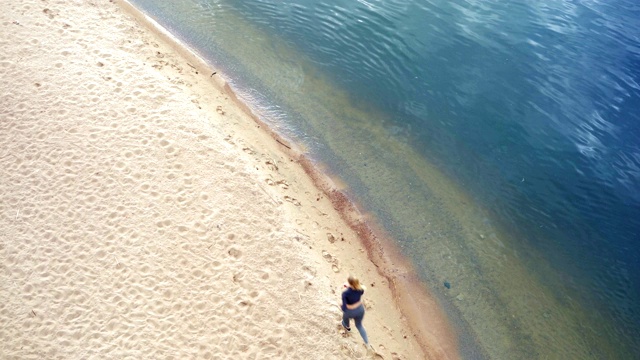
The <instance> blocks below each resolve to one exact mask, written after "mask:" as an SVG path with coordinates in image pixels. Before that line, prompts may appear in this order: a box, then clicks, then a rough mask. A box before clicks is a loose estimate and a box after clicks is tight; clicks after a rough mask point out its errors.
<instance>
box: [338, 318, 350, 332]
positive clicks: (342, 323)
mask: <svg viewBox="0 0 640 360" xmlns="http://www.w3.org/2000/svg"><path fill="white" fill-rule="evenodd" d="M340 325H342V327H343V328H345V329H347V331H351V328H350V327H348V326H347V325H345V324H344V320H343V321H340Z"/></svg>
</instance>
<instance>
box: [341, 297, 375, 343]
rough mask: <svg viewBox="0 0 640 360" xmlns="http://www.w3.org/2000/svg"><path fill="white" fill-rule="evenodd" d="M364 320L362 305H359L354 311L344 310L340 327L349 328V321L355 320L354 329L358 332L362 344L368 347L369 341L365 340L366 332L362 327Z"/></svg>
mask: <svg viewBox="0 0 640 360" xmlns="http://www.w3.org/2000/svg"><path fill="white" fill-rule="evenodd" d="M363 318H364V305H362V304H361V305H360V306H358V307H357V308H355V309H346V310H345V311H344V312H343V313H342V325H344V326H346V327H349V325H350V323H349V321H350V320H351V319H353V320H355V322H356V328H357V329H358V331H359V332H360V336H362V339H363V340H364V343H365V344H367V345H369V339H368V338H367V331H366V330H365V329H364V326H362V319H363Z"/></svg>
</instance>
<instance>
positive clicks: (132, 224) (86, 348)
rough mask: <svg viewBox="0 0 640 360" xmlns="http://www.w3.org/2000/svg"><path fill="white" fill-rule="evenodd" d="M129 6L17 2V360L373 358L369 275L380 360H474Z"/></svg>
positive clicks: (7, 60) (2, 310)
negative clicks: (346, 286) (350, 292)
mask: <svg viewBox="0 0 640 360" xmlns="http://www.w3.org/2000/svg"><path fill="white" fill-rule="evenodd" d="M111 3H115V5H114V4H107V3H105V4H95V3H87V4H85V3H79V4H70V5H61V4H56V5H54V4H41V3H39V2H36V1H30V2H25V3H22V4H18V5H15V4H13V5H11V6H10V5H9V4H8V3H2V7H3V9H4V10H5V11H3V12H4V15H3V16H2V19H3V21H4V22H3V26H5V29H7V30H9V29H10V31H11V32H12V33H14V35H15V36H14V37H13V38H11V39H10V41H11V42H10V41H7V42H6V43H4V44H3V45H2V46H3V48H4V47H7V48H9V49H11V51H7V52H6V53H5V54H6V55H4V56H2V60H1V63H2V64H1V65H2V73H3V77H5V76H7V77H8V78H11V79H12V80H13V83H12V84H13V86H14V87H13V88H11V89H5V90H4V91H3V94H2V98H0V102H1V103H2V105H3V107H4V108H5V110H4V114H5V115H6V116H7V122H6V123H5V124H3V133H4V135H3V136H2V137H0V143H3V145H4V147H5V151H4V152H3V153H2V154H1V155H0V160H1V161H2V162H3V167H4V168H6V169H8V170H7V174H8V175H7V180H6V182H4V183H3V184H0V185H1V190H2V192H1V193H0V196H1V197H2V200H3V201H2V203H3V204H5V205H3V206H2V210H3V211H2V217H1V218H0V221H1V222H2V225H3V227H4V228H6V229H7V234H8V235H9V236H8V237H6V238H5V237H3V238H2V248H1V249H0V250H2V260H3V261H2V263H3V264H6V265H3V270H4V271H3V278H4V279H3V283H4V284H8V285H7V286H6V287H3V288H0V294H1V295H2V297H3V298H6V299H8V301H7V303H6V304H4V305H2V306H1V307H0V315H1V316H2V319H3V322H4V323H6V324H7V326H6V328H5V329H3V330H2V331H1V333H0V339H3V342H4V343H5V344H6V345H5V347H4V348H3V352H4V351H7V354H8V355H9V356H36V355H38V356H41V357H42V356H50V357H53V356H56V354H57V356H63V357H67V358H69V357H71V358H73V357H82V356H87V355H90V354H103V355H105V354H112V356H114V358H118V357H122V356H127V355H128V356H136V357H146V356H154V354H155V355H157V356H160V355H164V356H167V355H168V354H171V355H173V356H176V355H177V356H180V355H182V356H183V357H184V356H196V355H197V356H198V357H202V358H211V357H214V358H215V356H216V355H217V354H226V356H228V357H233V356H238V355H240V354H243V353H245V354H246V353H249V354H251V353H253V354H254V356H255V355H257V354H262V355H264V356H267V357H269V356H272V357H273V356H275V357H278V356H282V354H283V351H284V352H286V351H289V350H290V349H297V352H296V353H293V357H294V358H298V357H302V358H305V357H306V358H310V357H309V356H311V358H313V357H314V356H315V357H317V356H320V355H321V354H322V355H321V356H327V354H333V356H334V357H336V358H340V357H347V358H349V357H351V358H352V357H354V356H355V357H358V358H362V356H366V354H365V353H364V352H363V349H361V348H359V347H357V346H356V345H355V344H357V343H359V342H360V339H359V336H358V335H357V334H346V333H345V332H344V331H341V330H340V329H339V327H338V328H336V326H335V324H334V320H336V319H339V311H338V310H337V309H336V308H337V297H338V296H339V291H340V290H339V289H340V286H339V285H340V284H342V282H343V281H344V278H345V277H346V273H348V272H349V271H346V272H345V271H344V270H347V269H359V270H358V274H359V275H360V276H361V278H362V279H363V280H364V281H365V282H366V283H367V285H370V290H369V291H368V292H367V296H366V300H365V305H366V306H367V309H368V312H367V313H368V315H367V320H365V326H366V327H367V330H368V331H369V332H370V337H371V338H372V344H374V345H375V346H376V351H377V352H378V353H379V354H380V356H383V357H384V358H389V357H391V358H398V359H402V358H419V357H424V358H436V359H440V358H457V357H458V354H457V351H458V350H457V347H456V344H455V338H454V337H453V336H452V335H451V334H452V333H451V328H450V326H449V324H448V323H447V322H446V318H445V317H444V314H443V313H442V312H441V311H439V308H437V306H436V302H435V301H434V300H433V299H432V298H430V297H429V296H428V294H427V293H426V292H421V294H419V295H420V296H417V297H405V296H402V295H403V294H405V293H415V289H416V286H417V285H416V284H419V282H418V281H417V278H416V276H415V272H413V271H412V270H411V267H410V266H409V264H408V263H406V262H404V260H403V258H402V257H400V256H398V252H397V251H395V249H394V248H393V247H392V243H391V241H389V240H388V239H386V238H385V236H384V233H383V232H381V230H379V229H375V224H373V225H369V224H371V221H370V220H369V221H365V220H364V217H363V215H362V214H361V213H360V212H359V210H358V209H357V206H356V205H354V204H353V203H352V202H350V201H349V200H348V199H347V197H346V196H345V195H344V193H342V192H341V191H339V190H337V189H336V188H335V186H334V185H333V182H332V181H331V180H330V179H328V178H327V177H326V176H325V175H324V174H322V173H321V172H320V171H319V170H318V169H317V166H315V165H314V164H312V162H311V161H310V160H309V159H308V158H307V157H306V156H305V155H303V154H302V153H301V152H300V151H299V150H297V149H296V147H295V144H289V143H288V142H287V141H285V140H284V139H282V138H280V137H278V136H277V134H275V133H273V132H272V131H271V130H270V129H269V128H268V127H266V126H265V125H264V124H262V123H261V121H260V119H259V118H258V117H256V116H255V115H254V114H253V113H252V112H251V109H249V108H248V107H247V106H246V104H244V103H242V101H240V100H238V99H237V98H236V96H235V95H234V94H233V91H232V89H230V88H229V86H228V84H227V83H226V81H225V80H224V79H223V78H222V77H221V76H219V75H216V76H214V77H213V83H212V81H211V80H210V79H211V77H210V76H209V78H207V77H208V73H207V72H205V73H201V72H202V71H201V70H199V69H207V68H209V66H208V65H207V64H206V63H205V62H204V61H203V60H202V59H200V58H199V57H198V56H197V55H195V54H194V53H192V52H191V50H189V48H188V47H186V46H184V45H183V44H180V43H179V42H177V40H176V39H174V38H173V37H172V36H171V34H169V33H168V32H166V31H165V30H163V29H162V28H155V27H153V26H150V25H152V24H153V22H150V20H151V19H150V18H148V17H146V15H144V16H140V15H139V16H135V11H137V9H135V8H134V7H132V6H131V5H130V4H128V3H127V2H124V1H111ZM48 6H50V7H48ZM76 7H77V8H76ZM119 9H123V10H125V11H124V14H126V15H119V14H115V15H114V12H118V11H119ZM69 14H75V17H74V16H73V15H69ZM140 14H141V13H140ZM124 17H127V18H128V17H133V18H134V19H135V22H136V23H137V25H136V24H134V22H133V21H131V20H130V19H123V18H124ZM140 22H142V23H143V25H142V26H140V25H139V23H140ZM103 23H104V24H103ZM109 26H115V27H113V28H111V29H109ZM94 27H95V28H97V29H98V30H94ZM111 30H112V31H113V34H111ZM96 31H97V32H96ZM100 31H101V32H102V33H100ZM158 42H160V44H158ZM163 43H164V44H163ZM167 43H168V47H167V46H166V45H165V44H167ZM167 48H169V49H167ZM43 53H44V54H47V55H46V56H42V54H43ZM184 60H186V61H187V63H186V66H185V64H184V63H183V61H184ZM119 79H120V80H122V81H118V80H119ZM34 86H35V89H36V91H33V90H30V89H33V88H34ZM212 88H213V90H214V91H213V92H211V91H210V90H212ZM42 114H45V115H42ZM176 120H178V121H176ZM34 140H35V141H34ZM70 145H73V146H70ZM285 149H286V150H285ZM212 156H213V157H212ZM10 160H11V161H10ZM13 160H15V161H13ZM216 179H221V180H220V181H214V180H216ZM265 183H266V185H267V186H263V185H264V184H265ZM294 196H295V198H294ZM307 204H314V205H311V206H308V205H307ZM15 209H18V210H17V213H14V212H13V211H14V210H15ZM195 209H200V210H198V211H199V212H201V214H200V215H198V214H197V213H196V211H195ZM230 209H231V211H230ZM216 229H217V230H216ZM338 234H339V235H338ZM376 234H382V235H379V236H376ZM321 239H326V241H328V242H326V241H324V240H321ZM274 240H275V241H274ZM382 249H384V251H382ZM276 250H277V251H276ZM247 254H248V255H247ZM269 254H270V255H269ZM282 259H284V261H283V260H282ZM258 269H262V270H258ZM231 275H232V276H231ZM211 279H213V280H216V281H214V282H213V283H212V282H211V281H209V280H211ZM374 284H375V286H374ZM380 284H381V285H382V286H381V285H380ZM408 289H411V291H409V290H408ZM292 291H293V292H294V293H297V295H298V297H299V300H300V302H302V303H303V304H302V305H303V306H301V307H300V308H298V307H297V306H294V305H295V304H294V305H292V304H290V303H288V302H286V301H285V302H284V303H282V301H283V300H285V299H283V296H282V294H286V293H288V292H292ZM185 295H188V296H185ZM303 298H304V300H303ZM392 298H393V299H394V301H389V299H392ZM296 302H297V300H296ZM275 305H277V306H275ZM425 306H426V307H427V308H428V309H430V310H431V312H429V313H425V312H424V308H425ZM169 309H171V310H169ZM215 309H224V310H215ZM412 309H418V310H417V311H416V310H414V312H412ZM220 311H222V313H223V314H224V316H223V317H221V313H219V312H220ZM305 311H306V312H308V313H311V314H319V313H321V314H319V315H315V316H312V317H311V320H312V321H311V322H310V323H305V322H304V316H301V315H302V314H304V313H305ZM245 312H246V313H249V314H253V316H252V317H250V318H249V319H247V318H246V317H244V316H243V314H244V313H245ZM263 312H264V313H265V314H267V317H265V316H261V313H263ZM418 313H419V314H421V315H422V316H427V314H428V315H429V321H430V322H431V323H430V325H432V326H429V327H426V326H424V324H425V322H424V321H420V320H418V319H420V318H417V317H416V314H418ZM229 318H231V319H232V320H231V321H233V322H238V323H240V324H241V326H240V328H237V327H229V326H228V324H226V322H228V321H225V319H229ZM182 319H187V320H182ZM434 319H438V320H437V322H436V324H435V325H436V326H433V325H434V324H433V323H434ZM411 320H414V322H413V323H412V321H411ZM336 322H337V321H336ZM407 324H409V326H410V329H409V330H410V331H407ZM417 324H422V325H423V326H424V327H419V326H417ZM292 328H294V329H300V331H303V332H304V334H296V333H291V331H290V329H292ZM29 334H35V336H29ZM186 334H191V335H190V337H185V335H186ZM305 336H306V339H307V341H306V342H302V343H301V342H300V341H301V339H304V338H305ZM196 338H197V340H194V339H196ZM142 344H146V346H149V345H150V344H151V345H153V344H157V345H158V346H157V348H155V349H154V351H159V353H156V352H154V353H148V352H145V351H144V346H142ZM225 344H226V345H225ZM229 344H238V345H233V346H231V347H229ZM141 346H142V347H143V348H141ZM264 351H266V352H267V353H263V352H264ZM20 354H21V355H20ZM290 355H291V354H290Z"/></svg>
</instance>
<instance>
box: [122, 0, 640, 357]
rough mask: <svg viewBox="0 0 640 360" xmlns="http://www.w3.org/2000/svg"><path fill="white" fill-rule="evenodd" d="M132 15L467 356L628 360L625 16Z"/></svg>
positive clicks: (635, 266) (416, 6)
mask: <svg viewBox="0 0 640 360" xmlns="http://www.w3.org/2000/svg"><path fill="white" fill-rule="evenodd" d="M133 3H134V4H136V5H137V6H139V7H140V8H142V9H143V10H144V11H146V12H147V13H148V14H150V15H151V16H152V17H154V18H155V19H156V20H157V21H159V22H160V23H161V24H162V25H163V26H165V27H167V28H168V29H169V30H170V31H171V32H172V33H174V34H175V35H176V36H178V37H179V38H180V39H181V40H183V41H184V42H185V43H187V44H189V45H190V46H192V47H193V48H195V49H196V50H197V51H198V52H200V53H201V55H202V56H203V57H205V58H206V59H207V60H208V61H210V62H211V63H212V64H213V65H214V66H215V67H217V68H220V69H222V70H223V71H224V72H225V74H227V75H228V76H229V77H230V80H231V82H232V83H233V85H234V87H235V88H236V89H237V90H238V91H239V93H241V94H242V95H243V97H244V98H245V99H246V100H247V101H248V102H250V103H251V104H252V105H253V106H254V107H255V108H256V109H258V110H259V112H260V113H261V115H262V117H263V118H264V119H265V120H266V121H267V122H269V123H270V124H271V125H272V126H273V127H275V128H277V129H278V130H279V131H280V132H282V133H283V134H285V135H286V136H288V137H290V138H292V139H294V140H296V141H299V142H301V143H303V144H305V145H306V147H307V148H308V149H309V153H310V154H311V155H312V157H313V158H315V159H316V160H318V161H321V162H323V163H324V164H326V165H328V167H329V171H331V172H333V173H334V174H336V175H337V176H339V177H340V178H342V179H343V180H344V181H345V182H346V183H347V184H348V185H349V192H350V194H351V195H352V196H353V197H354V199H355V200H356V201H357V202H358V203H360V204H362V205H363V206H364V207H365V209H366V210H367V211H370V212H371V213H372V214H374V215H375V216H376V218H377V219H378V220H379V221H380V222H381V223H382V225H383V226H384V227H385V228H386V229H387V230H388V231H389V232H390V233H392V234H393V235H394V237H395V238H396V239H397V241H398V243H399V245H400V247H402V248H403V249H404V250H405V253H406V254H407V256H408V257H410V258H411V260H412V261H413V262H414V263H415V264H416V266H417V268H418V269H419V271H420V274H421V276H422V279H423V280H424V281H425V283H426V284H427V286H428V287H429V288H430V289H431V290H432V291H433V292H434V293H435V294H437V296H439V298H440V300H441V301H442V303H443V306H444V307H445V308H446V309H447V311H448V313H449V314H450V316H451V317H452V319H453V320H454V322H455V323H456V325H457V328H458V331H459V334H460V339H461V351H462V353H463V354H465V357H467V358H478V357H488V358H522V359H528V358H545V357H548V358H558V357H568V358H632V357H633V356H635V355H633V354H638V353H640V345H639V342H638V339H637V337H636V336H635V334H636V333H638V330H640V313H639V305H638V304H640V283H639V280H638V279H639V277H638V273H639V272H640V264H639V260H638V259H639V256H638V255H640V248H639V247H640V244H639V242H638V240H639V236H638V233H639V231H638V230H640V223H639V222H640V220H639V219H640V195H638V194H640V192H639V191H638V190H640V186H639V184H640V182H639V181H638V180H639V177H640V151H639V144H640V142H639V141H638V140H639V139H638V137H639V136H640V129H639V122H638V120H639V119H638V115H637V112H636V111H634V110H635V109H637V105H638V104H639V103H640V102H639V101H638V100H639V96H638V95H639V93H640V86H638V80H639V79H638V77H639V76H638V73H636V72H635V71H637V70H635V69H638V68H639V67H638V66H637V65H639V64H640V61H638V60H639V55H640V46H638V39H639V38H640V36H639V35H640V31H639V30H638V29H640V27H638V26H637V25H639V22H640V21H639V20H638V19H639V17H638V16H639V15H640V10H639V8H638V7H637V6H636V5H635V4H632V3H631V2H628V1H626V2H625V1H617V2H615V4H612V3H608V4H600V3H596V2H588V1H583V2H575V1H574V2H549V3H528V2H523V1H520V2H514V1H510V2H495V1H493V2H491V1H490V2H487V1H483V2H476V1H446V2H445V1H431V2H429V1H412V2H408V1H385V2H380V1H369V2H367V1H344V0H334V1H330V2H311V1H297V2H295V3H293V2H277V3H276V2H273V1H266V0H265V1H256V0H253V1H252V0H249V1H242V2H240V1H231V0H229V1H222V0H221V1H211V0H200V1H198V0H182V1H178V2H176V1H148V0H136V1H134V2H133ZM444 281H447V282H449V283H451V284H452V286H451V289H446V288H445V287H443V286H442V284H443V282H444Z"/></svg>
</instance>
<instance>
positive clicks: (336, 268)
mask: <svg viewBox="0 0 640 360" xmlns="http://www.w3.org/2000/svg"><path fill="white" fill-rule="evenodd" d="M322 257H323V258H324V259H325V260H327V262H329V263H331V270H333V272H334V273H339V272H340V265H339V263H338V259H336V258H335V257H334V256H333V255H331V254H329V252H327V251H326V250H322Z"/></svg>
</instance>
